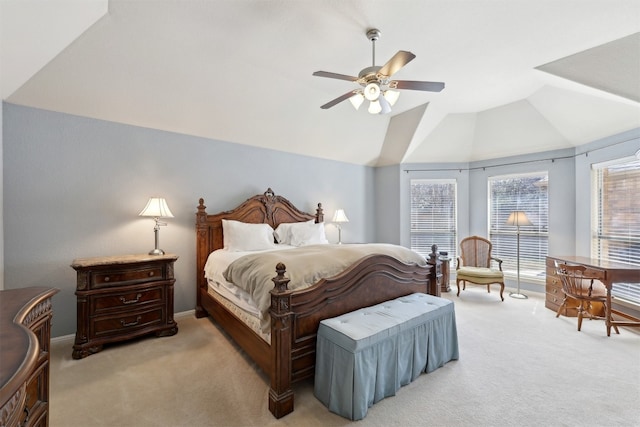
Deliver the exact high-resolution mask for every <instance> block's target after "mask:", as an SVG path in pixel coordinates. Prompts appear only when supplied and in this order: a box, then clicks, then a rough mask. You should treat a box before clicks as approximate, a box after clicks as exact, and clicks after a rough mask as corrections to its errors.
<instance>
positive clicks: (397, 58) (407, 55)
mask: <svg viewBox="0 0 640 427" xmlns="http://www.w3.org/2000/svg"><path fill="white" fill-rule="evenodd" d="M415 57H416V56H415V55H414V54H413V53H411V52H407V51H406V50H399V51H398V53H396V54H395V55H393V58H391V59H390V60H389V61H387V63H386V64H384V65H383V66H382V68H380V71H378V73H379V74H382V75H384V76H387V77H390V76H391V75H392V74H395V73H396V72H397V71H398V70H399V69H400V68H402V67H404V66H405V65H407V64H408V63H409V62H410V61H411V60H412V59H413V58H415Z"/></svg>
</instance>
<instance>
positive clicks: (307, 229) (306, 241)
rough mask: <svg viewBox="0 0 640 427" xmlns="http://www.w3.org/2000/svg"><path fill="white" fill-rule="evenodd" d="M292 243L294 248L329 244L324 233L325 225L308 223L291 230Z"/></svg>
mask: <svg viewBox="0 0 640 427" xmlns="http://www.w3.org/2000/svg"><path fill="white" fill-rule="evenodd" d="M290 231H291V242H290V243H289V244H290V245H292V246H307V245H319V244H327V243H329V241H328V240H327V238H326V236H325V233H324V223H322V222H321V223H318V224H315V223H308V222H303V223H301V224H300V226H298V227H292V228H291V230H290Z"/></svg>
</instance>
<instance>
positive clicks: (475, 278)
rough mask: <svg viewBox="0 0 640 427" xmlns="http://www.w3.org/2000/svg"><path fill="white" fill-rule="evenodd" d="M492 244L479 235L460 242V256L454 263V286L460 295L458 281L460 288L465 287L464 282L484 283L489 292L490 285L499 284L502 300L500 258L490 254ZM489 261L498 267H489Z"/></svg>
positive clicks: (502, 280)
mask: <svg viewBox="0 0 640 427" xmlns="http://www.w3.org/2000/svg"><path fill="white" fill-rule="evenodd" d="M492 247H493V245H492V244H491V242H490V241H489V240H487V239H484V238H482V237H480V236H471V237H467V238H464V239H462V241H461V242H460V256H458V260H457V263H456V286H457V287H458V294H457V296H460V282H462V289H463V290H464V289H466V283H467V282H468V283H472V284H474V285H485V286H486V287H487V292H489V293H490V292H491V288H490V285H492V284H498V285H500V299H501V300H502V301H504V297H503V296H502V293H503V292H504V273H503V272H502V260H501V259H499V258H495V257H493V256H491V249H492ZM491 261H495V262H496V263H497V264H498V268H497V269H495V268H491Z"/></svg>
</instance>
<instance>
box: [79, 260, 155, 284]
mask: <svg viewBox="0 0 640 427" xmlns="http://www.w3.org/2000/svg"><path fill="white" fill-rule="evenodd" d="M162 279H163V272H162V265H157V264H156V265H149V266H145V267H138V268H131V267H129V268H127V269H122V270H115V269H113V270H109V271H95V272H92V274H91V288H94V289H95V288H104V287H109V286H122V285H127V284H134V283H144V282H151V281H154V280H162Z"/></svg>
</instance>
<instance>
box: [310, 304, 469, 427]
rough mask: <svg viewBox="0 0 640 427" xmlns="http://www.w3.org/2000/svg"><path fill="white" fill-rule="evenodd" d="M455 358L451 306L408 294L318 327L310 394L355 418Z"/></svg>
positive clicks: (357, 418)
mask: <svg viewBox="0 0 640 427" xmlns="http://www.w3.org/2000/svg"><path fill="white" fill-rule="evenodd" d="M455 359H458V333H457V329H456V318H455V311H454V306H453V302H451V301H449V300H447V299H444V298H440V297H435V296H432V295H426V294H421V293H416V294H411V295H407V296H404V297H400V298H397V299H394V300H391V301H387V302H384V303H381V304H378V305H374V306H371V307H367V308H362V309H360V310H356V311H353V312H351V313H347V314H343V315H342V316H338V317H334V318H332V319H326V320H323V321H322V322H321V323H320V327H319V329H318V338H317V347H316V372H315V384H314V394H315V396H316V397H317V398H318V399H319V400H320V401H321V402H322V403H323V404H324V405H325V406H326V407H327V408H329V410H330V411H331V412H334V413H336V414H338V415H341V416H343V417H345V418H349V419H351V420H359V419H362V418H364V417H365V415H367V410H368V409H369V408H370V407H371V406H372V405H373V404H374V403H376V402H378V401H380V400H382V399H384V398H385V397H388V396H394V395H395V394H396V391H397V390H398V389H400V387H402V386H404V385H407V384H409V383H410V382H411V381H413V380H415V379H416V378H417V377H418V376H419V375H420V374H421V373H422V372H431V371H433V370H435V369H437V368H439V367H441V366H443V365H444V364H445V363H447V362H448V361H450V360H455Z"/></svg>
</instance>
